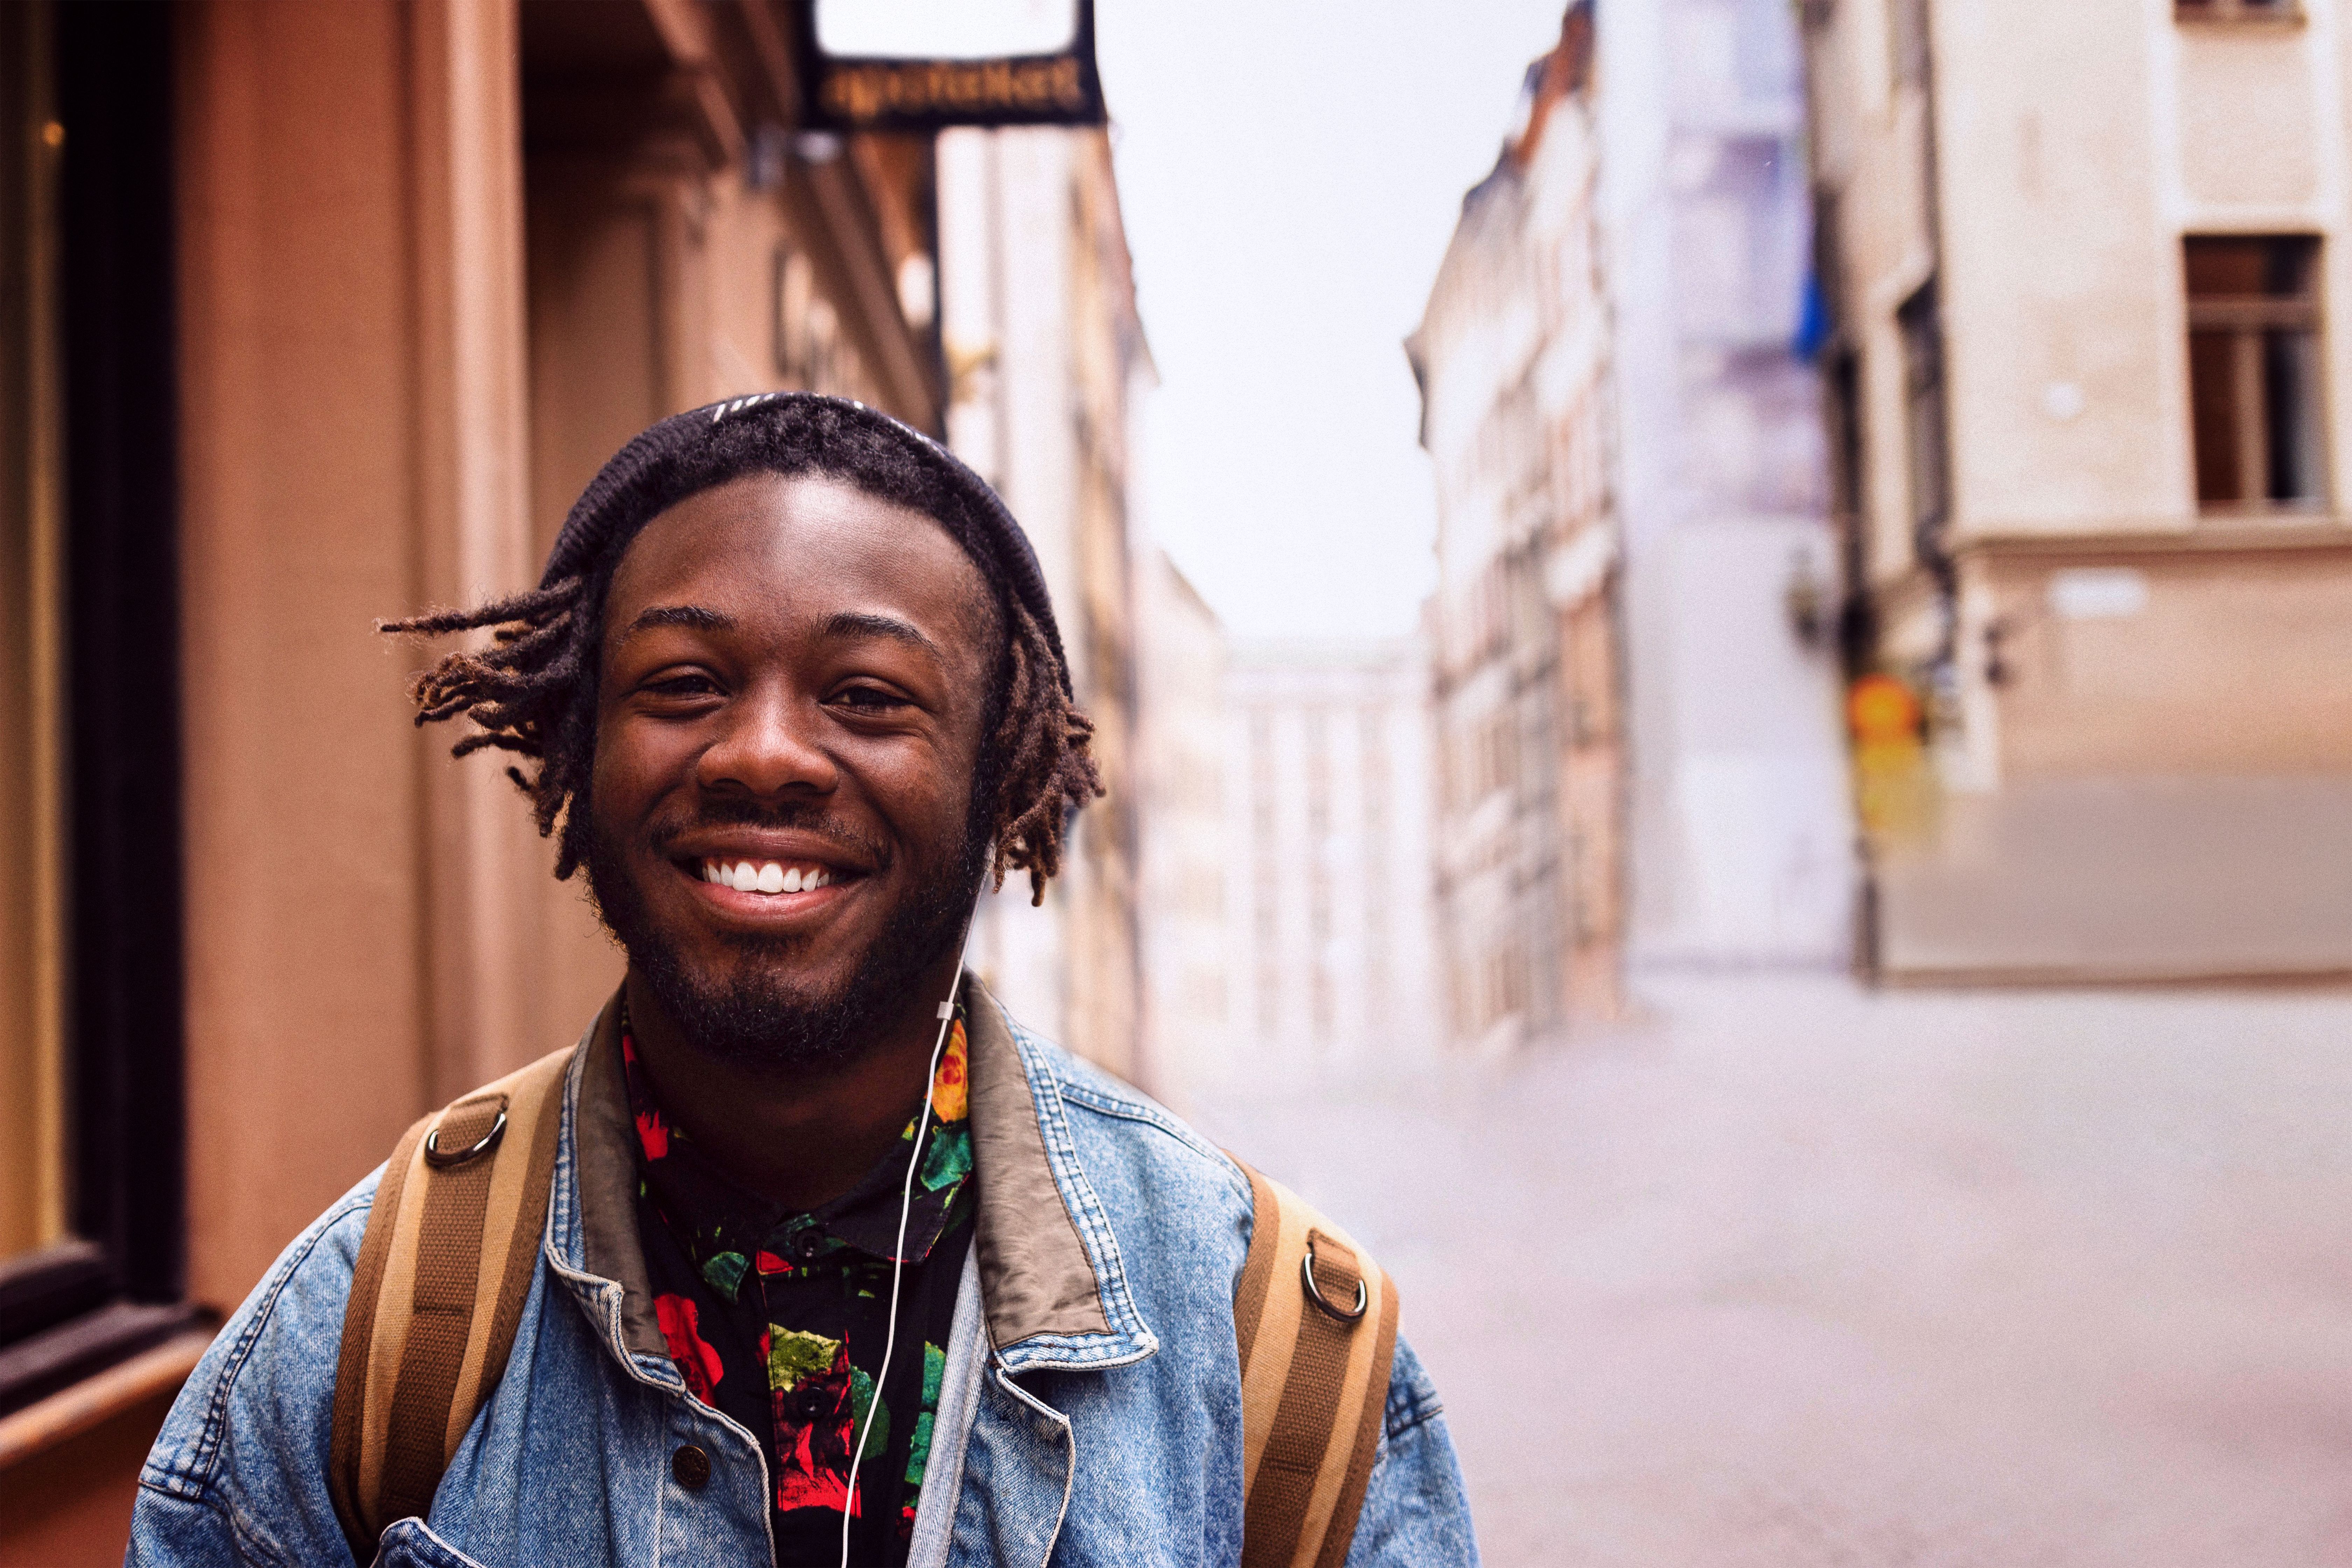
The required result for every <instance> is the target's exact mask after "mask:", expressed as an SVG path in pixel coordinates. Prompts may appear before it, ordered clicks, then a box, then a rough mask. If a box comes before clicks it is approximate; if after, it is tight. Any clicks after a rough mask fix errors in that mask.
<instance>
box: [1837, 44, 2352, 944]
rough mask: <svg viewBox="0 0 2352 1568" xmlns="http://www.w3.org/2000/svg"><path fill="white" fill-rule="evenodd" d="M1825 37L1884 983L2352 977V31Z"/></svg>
mask: <svg viewBox="0 0 2352 1568" xmlns="http://www.w3.org/2000/svg"><path fill="white" fill-rule="evenodd" d="M1805 16H1806V21H1807V26H1806V30H1805V37H1806V47H1807V57H1808V59H1809V61H1810V65H1811V84H1812V85H1811V98H1812V108H1813V114H1812V127H1813V151H1814V163H1815V169H1816V175H1815V177H1816V180H1817V182H1818V184H1819V187H1820V188H1819V195H1818V198H1817V222H1818V233H1819V242H1818V253H1819V256H1820V267H1821V275H1822V285H1823V289H1824V294H1825V297H1826V299H1827V300H1828V301H1829V304H1830V314H1831V319H1832V323H1833V325H1832V330H1831V332H1830V335H1829V339H1828V342H1827V345H1826V348H1825V351H1824V363H1826V364H1827V366H1828V368H1829V377H1828V379H1829V384H1830V388H1831V392H1832V409H1833V411H1834V413H1833V421H1832V422H1833V426H1834V428H1835V430H1836V440H1835V443H1834V453H1835V461H1834V463H1833V464H1832V468H1833V470H1834V473H1835V475H1836V479H1837V488H1838V497H1839V505H1840V510H1841V514H1842V521H1843V525H1844V550H1845V560H1846V571H1847V575H1848V581H1849V584H1850V591H1851V603H1850V605H1849V619H1850V625H1851V628H1852V647H1851V657H1852V658H1853V661H1854V664H1855V666H1856V668H1857V670H1858V671H1859V670H1867V669H1878V670H1883V671H1885V672H1888V673H1891V674H1894V675H1895V676H1898V677H1899V678H1900V679H1903V680H1905V681H1906V682H1908V683H1910V684H1911V685H1912V686H1913V687H1914V688H1915V689H1916V691H1917V692H1918V693H1919V695H1920V697H1921V699H1922V705H1923V707H1924V709H1925V711H1926V719H1927V724H1926V735H1925V741H1926V754H1927V763H1926V764H1924V770H1925V772H1926V779H1927V785H1928V786H1929V788H1930V789H1931V790H1932V792H1933V797H1934V805H1935V808H1934V809H1933V810H1932V811H1931V812H1930V813H1929V814H1928V815H1927V816H1925V817H1924V818H1923V819H1922V820H1921V821H1919V822H1918V823H1916V824H1914V825H1913V826H1914V828H1915V830H1914V831H1910V832H1905V833H1881V834H1879V835H1877V836H1876V840H1875V843H1874V857H1873V872H1874V889H1875V895H1876V900H1875V903H1876V919H1875V921H1874V931H1873V937H1874V954H1875V959H1876V963H1877V964H1878V966H1879V967H1880V968H1881V969H1882V970H1883V971H1885V973H1889V974H1893V975H1898V976H1913V977H1932V976H1974V977H1994V978H1999V977H2028V978H2074V979H2082V978H2115V979H2150V978H2169V979H2180V978H2197V977H2207V978H2211V977H2226V976H2253V975H2296V974H2304V975H2309V974H2315V973H2342V972H2345V971H2347V970H2352V879H2347V877H2346V875H2345V866H2346V863H2347V861H2346V858H2347V852H2352V630H2348V629H2347V628H2352V533H2347V531H2346V528H2345V526H2344V517H2343V508H2342V503H2341V502H2340V500H2338V499H2337V496H2338V481H2337V479H2336V475H2338V474H2341V473H2345V472H2347V471H2352V469H2347V464H2352V340H2347V339H2346V338H2345V337H2344V335H2343V334H2342V333H2340V332H2335V331H2331V330H2330V329H2329V327H2328V325H2327V323H2328V322H2329V321H2339V320H2341V319H2342V318H2343V316H2344V314H2345V312H2346V310H2347V305H2352V296H2347V289H2352V257H2347V254H2346V249H2347V246H2346V239H2347V217H2352V184H2347V180H2352V173H2348V172H2347V159H2346V156H2345V152H2346V133H2345V124H2344V121H2343V117H2342V104H2343V101H2344V98H2345V93H2346V68H2345V63H2344V57H2343V55H2342V52H2341V50H2340V48H2339V47H2338V44H2339V42H2340V39H2339V36H2338V30H2339V29H2340V27H2341V26H2342V22H2343V13H2342V10H2341V8H2340V7H2339V6H2338V5H2335V4H2333V3H2332V0H2302V3H2300V4H2297V3H2294V0H2179V3H2178V4H2176V5H2158V6H2150V5H2137V4H2131V3H2128V0H2075V3H2074V4H2069V5H2058V6H2038V5H2028V4H2022V3H2018V0H1994V3H1991V4H1985V5H1967V6H1955V5H1927V4H1926V3H1925V0H1896V3H1895V4H1892V5H1860V4H1850V3H1846V0H1813V3H1812V4H1810V5H1807V6H1806V7H1805Z"/></svg>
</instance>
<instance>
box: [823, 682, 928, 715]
mask: <svg viewBox="0 0 2352 1568" xmlns="http://www.w3.org/2000/svg"><path fill="white" fill-rule="evenodd" d="M833 700H834V702H835V705H837V706H839V707H843V708H848V709H852V710H856V711H857V712H860V713H895V712H897V711H898V710H900V709H902V708H906V707H908V706H910V704H909V703H908V700H906V699H905V698H904V697H901V696H900V695H898V693H897V692H895V691H893V690H891V689H889V688H888V687H886V686H872V685H867V684H864V683H860V684H858V685H856V686H845V687H843V688H842V689H840V690H838V691H835V693H834V694H833Z"/></svg>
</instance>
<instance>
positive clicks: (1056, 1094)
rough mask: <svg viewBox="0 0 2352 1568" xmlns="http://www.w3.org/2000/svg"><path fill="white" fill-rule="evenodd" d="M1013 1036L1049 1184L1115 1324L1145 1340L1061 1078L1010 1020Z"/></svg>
mask: <svg viewBox="0 0 2352 1568" xmlns="http://www.w3.org/2000/svg"><path fill="white" fill-rule="evenodd" d="M1012 1035H1013V1047H1014V1048H1015V1049H1017V1050H1018V1051H1020V1053H1021V1058H1022V1067H1023V1068H1024V1070H1025V1071H1026V1072H1027V1073H1028V1075H1029V1085H1030V1100H1031V1102H1032V1103H1033V1104H1034V1105H1035V1106H1036V1108H1037V1131H1038V1132H1039V1133H1040V1134H1041V1135H1042V1136H1043V1138H1044V1140H1045V1152H1046V1155H1047V1158H1046V1162H1045V1163H1046V1165H1047V1167H1048V1168H1049V1169H1051V1170H1052V1171H1053V1173H1054V1185H1055V1187H1057V1188H1059V1189H1060V1190H1061V1193H1062V1197H1063V1201H1064V1202H1065V1203H1066V1204H1068V1205H1071V1206H1073V1207H1074V1208H1075V1209H1076V1211H1077V1216H1078V1223H1079V1227H1080V1229H1079V1234H1080V1236H1081V1237H1083V1238H1084V1239H1085V1240H1086V1242H1087V1252H1088V1254H1089V1255H1090V1256H1091V1257H1092V1258H1093V1259H1094V1264H1095V1271H1096V1273H1097V1277H1100V1276H1102V1275H1105V1274H1108V1277H1109V1282H1110V1284H1111V1287H1112V1289H1110V1290H1108V1291H1106V1292H1104V1294H1105V1295H1106V1297H1109V1298H1114V1300H1111V1302H1110V1305H1111V1307H1112V1310H1115V1311H1116V1312H1117V1313H1118V1320H1119V1321H1118V1324H1117V1325H1116V1326H1117V1327H1118V1330H1119V1331H1120V1332H1122V1333H1126V1334H1137V1335H1140V1336H1141V1337H1143V1338H1145V1339H1147V1340H1149V1339H1150V1338H1151V1331H1150V1329H1149V1328H1147V1327H1146V1326H1145V1325H1144V1322H1143V1319H1142V1317H1141V1315H1140V1314H1139V1313H1138V1312H1137V1310H1136V1309H1135V1298H1134V1295H1133V1293H1132V1292H1131V1291H1130V1290H1129V1287H1128V1283H1127V1260H1126V1259H1125V1258H1123V1257H1121V1256H1120V1254H1119V1249H1118V1237H1115V1236H1114V1235H1112V1234H1111V1228H1110V1215H1108V1213H1107V1212H1106V1211H1105V1210H1104V1208H1103V1205H1102V1200H1101V1199H1100V1198H1099V1197H1097V1195H1096V1194H1095V1190H1094V1185H1093V1184H1092V1183H1090V1182H1088V1181H1087V1178H1086V1172H1085V1170H1084V1169H1083V1168H1082V1167H1081V1166H1080V1165H1079V1163H1078V1147H1077V1142H1076V1140H1074V1139H1073V1138H1072V1137H1071V1136H1070V1121H1069V1115H1068V1112H1067V1110H1066V1108H1065V1107H1064V1106H1063V1104H1062V1082H1061V1079H1060V1078H1059V1077H1058V1076H1057V1075H1055V1073H1054V1072H1053V1071H1052V1070H1050V1064H1049V1063H1048V1062H1047V1061H1046V1060H1045V1052H1044V1051H1043V1050H1041V1049H1039V1048H1038V1042H1037V1041H1036V1040H1035V1039H1034V1038H1033V1037H1031V1036H1030V1034H1029V1032H1028V1031H1027V1030H1026V1029H1024V1028H1022V1027H1021V1026H1019V1025H1018V1024H1015V1025H1013V1029H1012ZM1057 1156H1058V1157H1057ZM1154 1342H1155V1343H1156V1341H1154Z"/></svg>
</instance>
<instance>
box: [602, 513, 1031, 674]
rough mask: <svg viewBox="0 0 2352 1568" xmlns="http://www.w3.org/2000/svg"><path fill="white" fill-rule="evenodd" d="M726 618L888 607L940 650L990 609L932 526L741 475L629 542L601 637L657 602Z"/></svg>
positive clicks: (977, 632) (966, 559)
mask: <svg viewBox="0 0 2352 1568" xmlns="http://www.w3.org/2000/svg"><path fill="white" fill-rule="evenodd" d="M665 604H692V605H703V606H705V607H708V608H709V609H713V610H717V611H719V612H721V613H722V614H724V615H727V616H730V617H732V618H742V619H755V618H759V617H762V616H831V615H834V614H836V613H838V612H841V611H845V610H858V609H866V610H877V609H888V610H891V611H894V612H896V613H898V614H899V615H902V616H907V617H908V618H909V619H911V620H913V621H915V622H916V624H918V625H919V626H923V627H924V628H925V629H927V630H929V631H931V632H932V633H933V635H934V636H935V637H939V638H940V640H941V641H942V642H943V643H944V642H946V641H947V640H948V639H949V637H953V638H954V639H955V640H956V641H958V642H968V641H974V640H976V639H979V638H982V637H985V636H986V635H987V634H988V632H989V630H990V629H991V627H992V624H993V621H994V618H995V617H994V616H993V614H992V608H993V601H992V598H991V595H990V594H989V590H988V585H987V584H986V582H985V581H984V580H983V579H982V576H981V574H980V568H979V567H978V566H977V565H975V564H974V563H973V562H972V560H971V556H969V555H967V554H965V553H964V551H963V547H962V546H961V545H959V544H958V543H957V542H955V541H954V539H952V538H951V537H950V536H949V534H948V531H947V530H946V529H945V528H944V527H942V526H941V525H940V523H939V522H938V521H936V520H935V519H933V518H931V517H929V516H927V515H926V514H924V513H923V512H920V511H918V510H915V509H914V508H912V507H908V506H902V505H900V504H898V502H896V501H889V500H882V499H881V498H879V497H877V496H873V495H869V494H867V493H866V491H864V490H861V489H857V488H856V486H854V485H851V484H848V483H846V482H845V481H843V480H840V479H831V478H826V477H822V476H816V475H792V476H786V475H782V474H768V473H762V474H747V475H744V476H743V477H741V478H740V479H730V480H729V481H727V482H726V483H725V484H721V485H714V486H712V487H711V488H710V489H706V490H699V491H697V492H696V493H695V494H693V495H691V496H688V497H687V498H686V499H685V500H681V501H679V502H677V504H676V505H674V506H672V507H670V508H668V509H667V510H665V511H663V512H661V513H659V514H658V515H657V516H656V517H655V518H654V519H653V520H652V521H649V522H647V523H646V525H645V527H644V528H642V529H640V530H639V531H638V532H637V536H636V537H635V539H633V540H631V541H630V542H629V544H628V547H627V549H625V551H624V552H622V555H621V561H620V564H619V565H618V566H617V567H616V568H615V569H614V573H613V584H612V588H611V591H610V592H609V593H608V594H607V595H606V598H605V610H604V619H605V626H606V629H607V630H608V631H609V630H610V629H611V628H612V627H613V626H625V625H626V624H628V621H629V620H630V619H632V618H634V617H635V616H636V615H637V614H638V613H639V612H640V611H642V610H644V609H646V608H647V607H649V606H652V605H665Z"/></svg>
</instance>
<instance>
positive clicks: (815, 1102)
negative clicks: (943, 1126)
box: [627, 953, 959, 1209]
mask: <svg viewBox="0 0 2352 1568" xmlns="http://www.w3.org/2000/svg"><path fill="white" fill-rule="evenodd" d="M958 956H959V955H957V954H954V953H950V954H949V955H948V957H947V958H946V959H944V960H943V961H941V963H940V964H938V965H936V966H935V969H936V973H929V972H927V973H925V974H924V976H923V978H922V980H921V981H920V982H919V983H918V984H916V985H914V986H913V987H911V988H910V994H909V995H908V998H907V1001H906V1003H905V1005H902V1006H901V1007H899V1008H898V1010H897V1011H896V1012H895V1013H894V1014H892V1015H891V1016H887V1017H883V1018H879V1019H877V1021H876V1027H875V1029H874V1031H873V1032H872V1033H871V1034H870V1035H869V1036H868V1037H867V1043H866V1046H865V1047H863V1048H861V1049H859V1050H857V1051H856V1052H855V1053H854V1054H853V1055H851V1056H850V1057H849V1058H848V1059H846V1060H845V1061H842V1062H839V1063H835V1064H829V1065H827V1066H824V1067H822V1068H793V1069H790V1070H787V1071H782V1072H780V1071H778V1070H777V1069H775V1068H767V1067H760V1066H756V1065H751V1064H746V1063H744V1062H741V1061H738V1060H734V1059H732V1058H725V1057H720V1056H717V1055H714V1054H713V1053H711V1052H709V1051H708V1050H705V1049H703V1048H702V1047H700V1046H699V1045H698V1044H697V1043H696V1042H695V1041H694V1040H693V1039H691V1038H689V1037H688V1036H687V1034H686V1033H685V1031H683V1030H682V1029H680V1028H679V1027H678V1026H677V1022H676V1020H674V1019H673V1018H671V1016H669V1014H668V1013H667V1011H665V1010H664V1009H663V1007H662V1005H661V1004H660V1003H659V1002H658V1001H657V1000H656V998H655V996H654V994H653V987H652V986H650V985H648V984H646V983H645V979H644V977H643V976H642V975H640V974H639V973H637V971H636V969H635V966H632V967H631V968H630V970H629V976H628V981H627V991H628V1005H629V1025H630V1030H631V1033H632V1036H633V1037H634V1039H635V1045H636V1050H637V1060H638V1062H639V1063H640V1064H641V1065H642V1066H643V1068H645V1071H646V1074H647V1076H648V1077H649V1078H650V1079H651V1080H652V1082H653V1086H654V1092H655V1093H656V1095H658V1096H659V1097H660V1100H661V1107H662V1115H663V1116H664V1117H665V1118H666V1119H667V1121H670V1122H671V1123H673V1124H674V1125H676V1126H677V1127H678V1128H680V1129H681V1130H683V1131H685V1133H686V1135H687V1136H688V1138H691V1139H692V1140H693V1141H694V1142H695V1143H696V1144H697V1145H698V1147H699V1148H700V1149H701V1150H702V1152H704V1153H705V1154H707V1155H709V1157H710V1158H711V1159H712V1160H713V1161H714V1162H716V1163H717V1164H718V1166H719V1169H720V1170H721V1171H722V1172H724V1173H726V1174H727V1176H728V1178H729V1179H730V1180H731V1181H733V1182H734V1183H735V1184H738V1185H739V1186H740V1187H742V1188H743V1189H744V1190H746V1191H747V1192H751V1193H756V1194H759V1195H760V1196H761V1197H763V1198H765V1199H767V1200H768V1201H769V1202H771V1203H773V1204H776V1205H780V1206H782V1207H784V1208H787V1209H812V1208H814V1207H816V1206H817V1205H820V1204H823V1203H826V1202H829V1201H831V1200H832V1199H834V1198H837V1197H839V1196H840V1195H841V1194H844V1193H845V1192H847V1191H848V1190H849V1189H850V1188H851V1187H854V1186H856V1184H857V1182H858V1179H859V1178H860V1177H862V1176H864V1175H865V1174H866V1172H867V1171H868V1170H870V1169H872V1168H873V1165H874V1162H875V1161H877V1160H878V1159H880V1158H881V1157H882V1155H883V1153H884V1152H885V1151H887V1149H889V1148H890V1146H891V1145H893V1144H894V1143H896V1142H898V1136H899V1134H900V1133H902V1132H904V1131H906V1128H907V1121H908V1117H910V1116H911V1115H913V1114H914V1110H915V1108H916V1107H917V1106H919V1105H920V1104H921V1103H922V1098H923V1095H924V1093H925V1091H926V1090H927V1089H928V1088H929V1085H928V1084H927V1083H926V1082H925V1081H924V1074H925V1072H926V1071H927V1070H928V1069H929V1065H930V1058H931V1048H932V1047H933V1045H934V1044H935V1043H936V1042H937V1040H938V1038H939V1027H940V1019H939V1004H940V1002H941V1001H943V1000H945V999H946V998H947V996H948V994H949V990H950V987H951V986H952V985H953V984H955V981H956V960H957V958H958Z"/></svg>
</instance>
